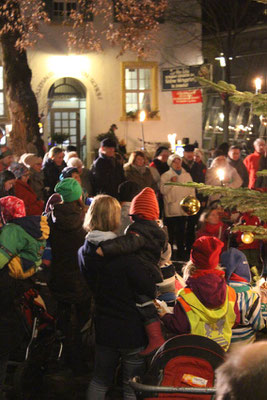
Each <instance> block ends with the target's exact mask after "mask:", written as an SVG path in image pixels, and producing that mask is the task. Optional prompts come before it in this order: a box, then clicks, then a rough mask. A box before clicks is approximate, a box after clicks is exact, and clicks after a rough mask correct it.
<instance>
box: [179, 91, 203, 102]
mask: <svg viewBox="0 0 267 400" xmlns="http://www.w3.org/2000/svg"><path fill="white" fill-rule="evenodd" d="M172 101H173V104H194V103H202V92H201V89H195V90H174V91H173V92H172Z"/></svg>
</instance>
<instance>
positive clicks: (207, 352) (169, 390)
mask: <svg viewBox="0 0 267 400" xmlns="http://www.w3.org/2000/svg"><path fill="white" fill-rule="evenodd" d="M224 355H225V352H224V350H223V349H222V348H221V347H220V346H219V345H218V344H217V343H216V342H214V341H213V340H211V339H207V338H205V337H203V336H198V335H181V336H175V337H173V338H171V339H169V340H168V341H166V342H165V343H164V344H163V345H162V346H161V347H160V348H159V350H158V351H157V353H156V354H155V355H154V357H153V359H152V361H151V364H150V367H149V369H148V372H147V373H146V375H145V376H144V378H143V381H142V382H141V380H140V378H139V377H135V378H134V379H132V380H131V382H130V385H131V387H132V388H133V389H134V391H135V393H136V397H137V399H138V400H152V399H162V400H173V399H177V400H178V399H179V400H189V399H191V400H211V399H214V398H215V396H214V395H215V388H214V387H213V385H214V376H215V374H214V372H215V369H216V368H217V367H218V366H219V365H220V364H221V363H222V362H223V361H224Z"/></svg>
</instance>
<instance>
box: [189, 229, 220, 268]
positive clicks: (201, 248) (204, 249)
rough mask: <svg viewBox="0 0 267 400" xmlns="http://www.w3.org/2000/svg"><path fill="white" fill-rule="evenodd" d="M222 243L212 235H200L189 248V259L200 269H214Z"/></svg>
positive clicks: (217, 262)
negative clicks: (190, 248)
mask: <svg viewBox="0 0 267 400" xmlns="http://www.w3.org/2000/svg"><path fill="white" fill-rule="evenodd" d="M223 246H224V244H223V242H222V241H221V240H219V239H217V238H216V237H214V236H201V237H200V238H198V239H197V240H196V241H195V242H194V244H193V246H192V250H191V254H190V259H191V261H192V262H193V264H194V265H195V266H196V267H197V268H200V269H214V268H216V267H217V265H218V264H219V258H220V254H221V250H222V248H223Z"/></svg>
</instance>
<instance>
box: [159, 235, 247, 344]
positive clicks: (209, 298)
mask: <svg viewBox="0 0 267 400" xmlns="http://www.w3.org/2000/svg"><path fill="white" fill-rule="evenodd" d="M222 248H223V242H222V241H221V240H219V239H217V238H216V237H212V236H211V237H209V236H201V237H200V238H198V239H197V240H196V241H195V242H194V244H193V247H192V250H191V254H190V261H189V262H188V263H187V265H186V266H185V268H184V280H185V282H186V287H185V288H184V289H182V290H180V291H179V295H178V297H177V299H176V304H175V306H174V308H173V313H169V312H167V310H166V308H165V307H163V306H162V305H161V304H159V305H158V306H157V308H158V313H159V315H160V317H161V319H162V321H163V323H164V325H165V326H166V327H167V328H168V329H169V330H170V331H171V332H173V333H175V334H184V333H191V334H195V335H200V336H205V337H207V338H210V339H212V340H214V341H215V342H217V343H218V344H219V345H220V346H221V347H222V348H223V349H224V350H225V351H227V350H228V348H229V345H230V342H231V337H232V327H233V326H234V325H235V324H238V323H239V319H240V316H239V311H238V306H237V302H236V293H235V291H234V290H233V288H231V287H230V286H228V285H227V284H226V281H225V276H224V271H223V270H222V269H220V267H219V266H218V264H219V257H220V253H221V251H222Z"/></svg>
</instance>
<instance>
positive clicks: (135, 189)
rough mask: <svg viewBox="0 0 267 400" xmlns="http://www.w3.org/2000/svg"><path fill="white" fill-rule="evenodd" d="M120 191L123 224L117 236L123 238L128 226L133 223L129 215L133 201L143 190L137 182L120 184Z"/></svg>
mask: <svg viewBox="0 0 267 400" xmlns="http://www.w3.org/2000/svg"><path fill="white" fill-rule="evenodd" d="M118 191H119V202H120V205H121V223H120V226H119V228H118V230H117V231H116V234H117V235H118V236H121V235H123V234H124V232H125V229H126V228H127V226H129V225H130V224H131V223H132V222H133V221H132V219H131V217H130V215H129V213H130V207H131V201H132V200H133V198H134V197H135V196H136V195H137V194H138V193H139V192H141V188H140V186H139V185H138V184H137V183H135V182H131V181H125V182H122V183H121V184H120V186H119V188H118Z"/></svg>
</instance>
